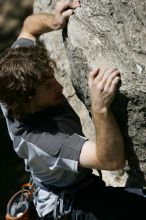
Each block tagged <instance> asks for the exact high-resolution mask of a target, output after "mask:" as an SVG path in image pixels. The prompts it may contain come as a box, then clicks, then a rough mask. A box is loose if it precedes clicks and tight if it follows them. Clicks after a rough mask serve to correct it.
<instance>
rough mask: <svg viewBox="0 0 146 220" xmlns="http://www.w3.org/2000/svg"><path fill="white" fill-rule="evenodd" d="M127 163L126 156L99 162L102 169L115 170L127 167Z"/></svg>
mask: <svg viewBox="0 0 146 220" xmlns="http://www.w3.org/2000/svg"><path fill="white" fill-rule="evenodd" d="M125 164H126V159H125V158H120V159H119V158H116V160H111V161H107V160H106V161H104V160H103V161H100V162H98V167H100V169H101V170H108V171H115V170H121V169H123V168H124V167H125Z"/></svg>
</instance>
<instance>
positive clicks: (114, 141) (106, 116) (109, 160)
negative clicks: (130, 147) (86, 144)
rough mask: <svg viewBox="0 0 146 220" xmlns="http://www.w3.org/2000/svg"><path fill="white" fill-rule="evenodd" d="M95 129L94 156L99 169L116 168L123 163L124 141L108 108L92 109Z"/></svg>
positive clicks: (119, 167) (120, 166)
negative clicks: (101, 110)
mask: <svg viewBox="0 0 146 220" xmlns="http://www.w3.org/2000/svg"><path fill="white" fill-rule="evenodd" d="M93 119H94V124H95V129H96V157H97V160H98V161H99V163H100V164H101V169H107V170H109V169H110V170H117V169H121V168H122V167H123V166H124V165H125V151H124V141H123V137H122V134H121V131H120V129H119V127H118V125H117V122H116V120H115V118H114V116H113V114H112V112H111V111H110V110H108V111H105V112H104V113H100V114H99V113H97V112H95V111H94V110H93Z"/></svg>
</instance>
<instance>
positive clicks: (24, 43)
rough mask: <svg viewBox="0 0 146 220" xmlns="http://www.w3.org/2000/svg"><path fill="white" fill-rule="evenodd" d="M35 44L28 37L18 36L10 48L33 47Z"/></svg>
mask: <svg viewBox="0 0 146 220" xmlns="http://www.w3.org/2000/svg"><path fill="white" fill-rule="evenodd" d="M34 46H36V42H35V41H33V40H30V39H28V38H19V39H17V40H16V41H15V42H14V44H13V45H12V47H11V48H13V49H15V48H19V47H34Z"/></svg>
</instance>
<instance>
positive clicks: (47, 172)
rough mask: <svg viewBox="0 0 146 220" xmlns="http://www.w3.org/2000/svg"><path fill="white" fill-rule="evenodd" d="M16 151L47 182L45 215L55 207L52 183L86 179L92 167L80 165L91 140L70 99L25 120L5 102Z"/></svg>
mask: <svg viewBox="0 0 146 220" xmlns="http://www.w3.org/2000/svg"><path fill="white" fill-rule="evenodd" d="M21 46H26V47H30V46H35V42H33V41H31V40H28V39H24V38H23V39H19V40H17V41H16V42H15V43H14V44H13V46H12V47H13V48H17V47H21ZM1 108H2V111H3V114H4V116H5V117H6V122H7V126H8V131H9V134H10V137H11V139H12V140H13V147H14V150H15V151H16V153H17V154H18V155H19V156H20V157H21V158H23V159H24V161H25V164H26V168H27V169H28V170H29V171H30V172H31V174H32V176H33V178H34V179H35V180H36V181H38V182H40V183H43V184H45V185H48V190H46V189H44V188H39V189H38V195H37V200H36V209H37V211H38V214H39V216H45V215H46V214H47V213H49V212H51V211H52V210H53V209H54V205H55V194H54V193H52V192H51V191H49V184H51V185H54V186H57V187H65V186H68V185H70V184H73V183H76V182H79V181H80V180H82V179H84V178H85V177H86V176H87V175H88V174H89V172H90V171H89V170H88V169H84V168H81V167H79V156H80V151H81V149H82V146H83V144H84V143H85V141H86V140H87V139H86V138H85V137H84V135H83V133H82V128H81V124H80V120H79V117H78V116H77V115H76V113H75V112H74V110H73V109H72V108H71V106H70V105H69V103H68V102H67V100H66V99H65V98H64V103H63V104H61V105H59V106H56V107H50V108H47V109H44V110H43V111H40V112H36V113H34V114H28V115H27V116H26V117H25V118H24V119H23V120H21V121H18V120H16V119H14V118H13V116H12V115H11V111H8V110H7V109H6V108H5V107H4V106H1Z"/></svg>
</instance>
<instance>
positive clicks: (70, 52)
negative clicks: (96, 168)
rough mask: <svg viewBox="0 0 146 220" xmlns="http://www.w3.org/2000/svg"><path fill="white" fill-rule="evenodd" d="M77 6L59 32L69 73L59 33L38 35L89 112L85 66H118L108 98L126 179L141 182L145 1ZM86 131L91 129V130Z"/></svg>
mask: <svg viewBox="0 0 146 220" xmlns="http://www.w3.org/2000/svg"><path fill="white" fill-rule="evenodd" d="M57 1H58V0H57ZM55 3H56V1H45V0H35V4H34V11H35V12H38V11H46V12H49V10H50V9H51V8H52V7H54V5H55ZM81 5H82V7H81V8H78V9H77V10H75V15H74V16H72V17H71V18H70V20H69V24H68V28H67V30H65V31H64V33H63V36H64V41H65V45H66V51H67V56H68V58H69V64H70V67H71V74H69V71H70V68H69V64H68V61H66V54H65V51H64V48H63V45H62V36H61V32H58V33H53V34H52V33H51V34H50V33H49V34H45V35H43V37H42V38H41V39H42V40H43V41H44V42H45V44H46V46H47V48H48V50H49V51H51V53H52V56H53V58H54V59H55V60H57V62H58V66H59V68H60V72H61V77H62V78H67V76H70V77H71V79H72V83H73V87H74V89H75V91H76V93H77V95H78V97H79V98H80V99H81V100H82V101H83V102H84V103H85V105H86V107H87V108H88V111H89V112H90V99H89V94H88V89H87V79H88V73H89V71H90V69H93V68H95V67H97V66H99V67H113V66H114V67H115V66H116V67H118V68H119V69H120V71H121V74H122V86H121V88H120V91H119V93H118V94H117V96H116V98H115V101H114V103H113V111H114V113H115V116H116V118H117V120H118V122H119V124H120V127H121V130H122V132H123V134H124V137H125V143H126V150H127V160H128V165H127V166H126V168H125V170H126V173H125V175H128V179H127V181H126V184H127V185H131V186H141V185H146V181H145V180H146V169H145V167H146V162H145V158H146V139H145V135H146V69H145V67H146V2H145V0H140V1H136V0H130V1H129V0H88V1H87V0H81ZM54 40H55V42H54ZM60 43H61V44H60ZM60 45H61V46H60ZM58 51H59V53H58ZM63 81H64V79H63ZM68 92H69V94H71V95H69V96H68V97H72V96H73V94H74V92H71V90H70V91H68ZM68 92H67V93H68ZM70 92H71V93H70ZM79 110H80V109H79ZM80 112H82V110H80V111H79V112H78V113H79V114H80ZM87 124H88V123H87ZM88 127H89V125H88ZM89 132H90V134H91V129H90V131H89ZM123 173H124V171H120V172H119V173H118V174H117V173H116V174H115V179H116V180H118V181H119V179H120V178H119V177H120V175H122V176H124V180H125V175H123ZM113 175H114V174H113Z"/></svg>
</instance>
